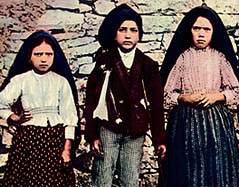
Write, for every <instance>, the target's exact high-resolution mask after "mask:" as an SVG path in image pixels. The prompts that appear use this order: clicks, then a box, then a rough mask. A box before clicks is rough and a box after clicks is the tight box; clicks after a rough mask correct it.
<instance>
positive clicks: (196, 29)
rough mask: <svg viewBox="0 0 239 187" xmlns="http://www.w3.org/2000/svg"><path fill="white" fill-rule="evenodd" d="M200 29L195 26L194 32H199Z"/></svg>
mask: <svg viewBox="0 0 239 187" xmlns="http://www.w3.org/2000/svg"><path fill="white" fill-rule="evenodd" d="M200 29H201V28H200V27H197V26H193V30H194V31H199V30H200Z"/></svg>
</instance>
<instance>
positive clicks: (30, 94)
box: [0, 70, 78, 139]
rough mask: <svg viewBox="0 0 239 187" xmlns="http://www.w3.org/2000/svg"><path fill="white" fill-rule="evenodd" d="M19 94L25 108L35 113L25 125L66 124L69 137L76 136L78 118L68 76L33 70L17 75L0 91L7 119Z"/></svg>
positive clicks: (1, 112) (0, 110)
mask: <svg viewBox="0 0 239 187" xmlns="http://www.w3.org/2000/svg"><path fill="white" fill-rule="evenodd" d="M19 96H21V102H22V106H23V109H24V110H25V111H30V112H31V113H32V116H33V118H32V119H31V120H29V121H27V122H25V123H23V124H22V125H23V126H26V125H34V126H41V127H46V126H48V125H50V126H56V125H58V124H63V126H65V127H66V128H65V138H66V139H74V134H75V127H76V126H77V121H78V117H77V112H76V107H75V104H74V99H73V95H72V91H71V88H70V85H69V83H68V81H67V80H66V79H65V78H64V77H62V76H60V75H58V74H56V73H54V72H52V71H50V72H47V73H45V74H43V75H39V74H36V73H35V72H34V71H33V70H31V71H28V72H26V73H23V74H20V75H16V76H15V77H13V78H12V79H11V81H10V82H9V83H8V85H7V86H6V87H5V89H4V90H3V91H2V92H0V116H1V117H2V118H3V119H7V118H8V117H9V116H10V115H11V114H12V113H13V112H12V111H11V108H10V106H11V105H12V104H13V103H14V102H15V101H16V100H17V99H18V97H19Z"/></svg>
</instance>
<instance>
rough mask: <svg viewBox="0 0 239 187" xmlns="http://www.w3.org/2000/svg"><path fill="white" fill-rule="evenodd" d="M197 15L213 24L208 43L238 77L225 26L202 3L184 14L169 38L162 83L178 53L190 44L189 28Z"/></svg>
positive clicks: (234, 57) (213, 12)
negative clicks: (222, 56)
mask: <svg viewBox="0 0 239 187" xmlns="http://www.w3.org/2000/svg"><path fill="white" fill-rule="evenodd" d="M199 16H202V17H205V18H207V19H208V20H209V21H210V23H211V24H212V26H213V34H212V40H211V43H210V44H209V45H210V46H211V47H212V48H213V49H215V50H217V51H219V52H221V53H223V54H224V55H225V57H226V59H227V60H228V61H229V62H230V64H231V66H232V68H233V71H234V73H235V75H236V77H237V79H239V65H238V63H237V58H236V54H235V52H234V50H233V46H232V43H231V40H230V38H229V36H228V34H227V31H226V28H225V26H224V24H223V22H222V20H221V19H220V17H219V16H218V14H217V13H216V12H215V11H214V10H213V9H211V8H209V7H207V6H206V5H202V6H199V7H196V8H193V9H192V10H190V11H189V12H188V13H187V14H186V15H185V17H184V18H183V20H182V21H181V23H180V24H179V26H178V28H177V30H176V32H175V34H174V36H173V38H172V40H171V43H170V45H169V48H168V50H167V53H166V55H165V58H164V61H163V64H162V67H161V69H160V73H161V78H162V83H163V85H165V84H166V81H167V78H168V75H169V73H170V71H171V69H172V68H173V66H174V65H175V63H176V61H177V59H178V57H179V55H180V54H181V53H182V52H184V51H185V50H186V49H188V48H189V47H190V46H192V44H193V42H192V33H191V28H192V26H193V24H194V23H195V22H196V20H197V18H198V17H199Z"/></svg>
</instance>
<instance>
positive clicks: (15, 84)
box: [0, 76, 22, 119]
mask: <svg viewBox="0 0 239 187" xmlns="http://www.w3.org/2000/svg"><path fill="white" fill-rule="evenodd" d="M18 77H19V76H17V77H13V78H12V79H11V81H10V82H9V83H8V84H7V86H6V87H5V88H4V89H3V90H2V91H1V92H0V116H1V117H2V118H3V119H8V118H9V117H10V116H11V115H12V114H14V113H13V112H12V110H11V105H12V104H13V103H15V102H16V101H17V99H18V97H19V96H20V95H21V94H22V92H21V82H22V81H21V80H20V79H19V78H18ZM12 119H18V118H17V116H12Z"/></svg>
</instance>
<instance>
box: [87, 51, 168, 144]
mask: <svg viewBox="0 0 239 187" xmlns="http://www.w3.org/2000/svg"><path fill="white" fill-rule="evenodd" d="M105 70H111V75H110V81H109V86H108V89H109V88H110V90H111V92H112V93H113V96H114V102H113V101H112V99H111V97H110V96H109V94H108V93H109V90H108V92H107V96H106V97H107V99H106V100H107V106H108V112H109V121H110V122H107V121H101V120H99V119H93V117H92V116H93V111H94V110H95V108H96V106H97V104H98V100H99V97H100V93H101V88H102V85H103V82H104V78H105ZM142 78H143V81H144V85H145V89H146V95H147V99H148V101H149V103H150V109H149V110H150V115H149V112H148V110H147V109H146V108H145V107H144V106H143V105H142V104H141V103H142V99H144V98H145V97H144V92H143V86H142V85H143V84H142ZM140 101H141V103H140ZM113 103H115V105H114V104H113ZM115 106H116V108H117V112H115V109H114V108H115ZM119 113H120V118H121V119H123V122H124V123H123V124H116V123H114V121H115V119H116V118H117V114H119ZM84 116H85V118H86V134H85V135H86V140H87V141H88V142H90V143H92V142H93V141H94V140H96V139H99V126H100V125H103V126H104V127H105V128H107V129H109V130H111V131H113V132H115V133H123V134H125V135H130V136H132V137H138V136H141V135H143V134H145V132H146V131H147V130H148V128H149V122H150V129H151V133H152V137H153V143H154V145H155V146H156V147H157V146H158V145H159V144H164V143H165V130H164V114H163V90H162V86H161V82H160V77H159V70H158V64H157V63H156V62H154V61H153V60H152V59H150V58H149V57H147V56H146V55H144V54H143V53H142V52H141V51H140V50H138V49H136V53H135V58H134V62H133V65H132V67H131V70H130V72H129V73H128V72H127V69H126V67H125V66H124V64H123V62H122V61H121V58H120V55H119V52H118V50H117V49H116V48H115V49H112V50H111V51H108V52H105V53H102V54H101V55H100V56H99V57H98V58H97V62H96V66H95V68H94V70H93V71H92V73H91V75H90V77H89V79H88V83H87V91H86V109H85V113H84ZM149 116H150V117H149Z"/></svg>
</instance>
